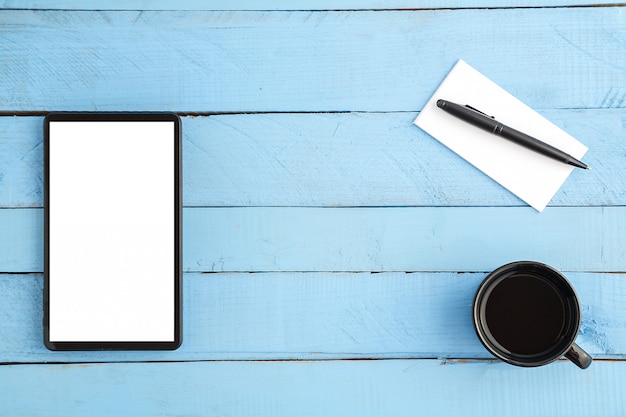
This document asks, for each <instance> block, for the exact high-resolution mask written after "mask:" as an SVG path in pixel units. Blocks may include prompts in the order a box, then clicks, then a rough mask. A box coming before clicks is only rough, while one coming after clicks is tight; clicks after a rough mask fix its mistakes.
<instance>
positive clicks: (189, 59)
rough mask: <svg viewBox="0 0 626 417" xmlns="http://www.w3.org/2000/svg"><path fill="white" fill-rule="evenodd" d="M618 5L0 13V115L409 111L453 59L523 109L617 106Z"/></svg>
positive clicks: (624, 54)
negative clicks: (468, 66)
mask: <svg viewBox="0 0 626 417" xmlns="http://www.w3.org/2000/svg"><path fill="white" fill-rule="evenodd" d="M623 10H624V8H623V7H597V8H534V9H499V10H490V11H489V12H488V13H485V11H484V10H471V9H470V10H412V11H389V12H385V11H378V12H377V11H363V12H352V11H337V12H321V13H312V12H272V13H267V12H202V11H199V12H184V11H181V12H165V11H153V12H138V11H104V12H100V11H76V12H65V11H41V12H38V11H24V10H5V11H3V12H2V13H0V27H2V28H4V29H3V31H2V33H3V36H2V37H1V38H0V60H1V61H2V62H6V63H10V65H5V66H3V68H2V72H1V74H0V75H1V77H0V111H3V112H9V113H11V112H15V111H26V112H32V111H48V110H138V111H142V110H173V111H178V112H227V111H231V112H251V111H270V112H271V111H283V112H294V111H346V110H353V111H354V110H359V111H398V110H399V111H417V110H419V109H420V108H421V107H422V106H423V105H424V103H425V102H426V101H427V99H428V98H429V97H430V95H431V94H432V92H433V91H434V90H435V88H436V87H437V86H438V84H439V83H440V82H441V80H442V79H443V77H444V76H445V74H446V73H447V72H448V71H449V70H450V68H451V67H452V65H453V64H454V63H455V62H456V61H457V59H459V58H463V59H465V60H466V61H467V62H468V63H470V64H471V65H473V66H475V67H476V68H477V69H478V70H479V71H482V72H483V73H485V75H486V76H488V77H489V78H491V79H493V80H494V81H495V82H496V83H498V84H500V85H501V86H502V87H503V88H505V89H507V90H508V91H510V92H511V93H512V94H513V95H515V96H517V97H519V98H520V99H521V100H522V101H524V102H525V103H527V104H528V105H530V106H531V107H533V108H539V109H541V108H548V109H549V108H608V107H613V108H623V107H624V106H625V103H626V75H625V74H626V45H625V44H624V43H623V42H622V41H621V40H622V39H624V38H626V24H625V22H626V18H625V16H626V14H625V13H623ZM485 28H489V29H488V30H485ZM520 33H523V34H524V36H520ZM129 39H132V42H129ZM494 50H497V51H498V53H493V51H494ZM520 63H523V64H520Z"/></svg>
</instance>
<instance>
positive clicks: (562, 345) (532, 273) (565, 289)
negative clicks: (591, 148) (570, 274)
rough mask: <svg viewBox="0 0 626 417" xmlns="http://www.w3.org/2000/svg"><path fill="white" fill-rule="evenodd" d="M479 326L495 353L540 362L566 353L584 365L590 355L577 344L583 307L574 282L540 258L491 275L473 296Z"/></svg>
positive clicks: (515, 361)
mask: <svg viewBox="0 0 626 417" xmlns="http://www.w3.org/2000/svg"><path fill="white" fill-rule="evenodd" d="M474 327H475V329H476V333H477V335H478V337H479V339H480V341H481V342H482V343H483V345H484V346H485V347H486V348H487V349H488V350H489V351H490V352H491V353H493V354H494V355H495V356H496V357H498V358H500V359H502V360H504V361H506V362H508V363H511V364H513V365H519V366H538V365H544V364H546V363H549V362H552V361H554V360H556V359H558V358H559V357H561V356H562V355H565V356H567V357H568V358H569V359H570V360H572V361H573V362H574V363H576V364H577V365H578V366H580V367H581V368H586V367H587V366H589V364H590V363H591V358H590V357H589V355H587V353H585V352H584V351H583V350H582V349H580V348H579V347H578V346H577V345H576V344H575V343H574V340H575V339H576V335H577V333H578V329H579V327H580V306H579V304H578V298H577V296H576V293H575V292H574V289H573V288H572V286H571V284H570V283H569V282H568V281H567V279H566V278H565V277H564V276H563V275H562V274H561V273H559V272H558V271H556V270H555V269H553V268H551V267H549V266H547V265H545V264H541V263H538V262H530V261H523V262H514V263H511V264H507V265H504V266H502V267H500V268H498V269H496V270H495V271H494V272H492V273H491V274H489V276H487V278H485V280H484V281H483V282H482V284H481V285H480V287H479V288H478V291H477V293H476V297H475V299H474Z"/></svg>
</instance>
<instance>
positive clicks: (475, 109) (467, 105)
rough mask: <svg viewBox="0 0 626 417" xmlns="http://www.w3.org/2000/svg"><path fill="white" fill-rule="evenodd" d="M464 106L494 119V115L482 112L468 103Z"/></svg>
mask: <svg viewBox="0 0 626 417" xmlns="http://www.w3.org/2000/svg"><path fill="white" fill-rule="evenodd" d="M465 107H467V108H468V109H470V110H474V111H475V112H477V113H480V114H482V115H483V116H487V117H489V118H490V119H494V120H495V119H496V118H495V117H493V116H489V115H488V114H487V113H484V112H482V111H480V110H478V109H477V108H475V107H472V106H470V105H469V104H466V105H465Z"/></svg>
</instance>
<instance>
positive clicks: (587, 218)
mask: <svg viewBox="0 0 626 417" xmlns="http://www.w3.org/2000/svg"><path fill="white" fill-rule="evenodd" d="M42 212H43V210H42V209H3V210H0V228H2V230H8V233H5V234H2V235H0V271H1V272H42V271H43V259H42V254H43V239H42V236H43V235H42V233H43V231H42V219H43V213H42ZM625 234H626V207H562V208H561V207H554V208H549V209H546V210H544V211H543V212H542V213H537V212H536V211H534V210H533V209H531V208H529V207H510V208H507V207H388V208H314V207H308V208H307V207H302V208H289V207H242V208H237V207H224V208H186V209H184V210H183V248H184V250H183V270H185V271H187V272H228V271H243V272H267V271H304V272H307V271H356V272H358V271H402V272H413V271H452V272H454V271H461V272H475V271H478V272H482V271H491V270H493V269H494V268H495V267H497V266H499V265H502V264H505V263H507V262H511V261H516V260H520V259H532V260H537V261H541V262H545V263H548V264H550V265H553V266H554V267H556V268H558V269H561V270H564V271H604V272H624V271H626V253H624V251H623V250H622V249H623V236H624V235H625Z"/></svg>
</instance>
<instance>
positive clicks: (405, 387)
mask: <svg viewBox="0 0 626 417" xmlns="http://www.w3.org/2000/svg"><path fill="white" fill-rule="evenodd" d="M625 377H626V362H617V363H615V362H597V363H594V364H592V366H591V367H590V368H589V369H587V370H585V371H584V372H583V371H581V370H580V369H577V368H576V367H575V366H574V365H572V364H570V363H567V362H559V363H554V364H551V365H549V366H545V367H541V368H535V369H519V368H515V367H513V366H510V365H506V364H502V363H491V362H469V363H458V362H442V361H439V360H420V361H416V360H392V361H339V362H200V363H197V362H190V363H161V364H150V363H142V364H94V365H41V366H32V365H12V366H3V367H0V391H1V392H2V393H3V396H4V398H5V399H4V401H2V403H0V413H2V414H3V415H28V416H34V415H36V416H40V417H47V416H51V417H52V416H58V415H63V416H66V417H72V416H85V415H89V416H94V417H98V416H110V415H132V416H135V417H141V416H156V415H174V416H192V415H193V416H199V415H228V416H234V417H237V416H250V415H254V416H259V417H262V416H271V417H280V416H294V415H299V416H321V415H323V416H341V417H343V416H347V415H350V416H352V415H358V416H363V417H368V416H381V415H384V416H406V415H415V414H417V415H428V416H451V415H455V416H456V415H463V416H480V417H485V416H488V417H491V416H498V417H499V416H512V417H515V416H531V415H532V416H537V417H541V416H546V417H560V416H567V417H572V416H574V417H576V416H590V415H591V416H595V415H599V416H619V415H621V414H622V412H623V410H624V409H625V407H626V400H625V398H626V395H625V394H626V391H625V388H624V384H623V380H624V378H625ZM25 392H32V393H36V395H35V394H33V395H24V393H25Z"/></svg>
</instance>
